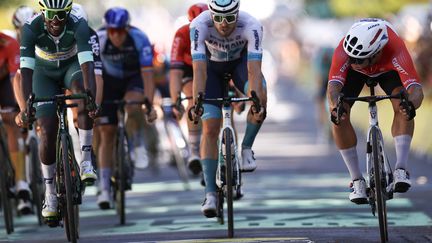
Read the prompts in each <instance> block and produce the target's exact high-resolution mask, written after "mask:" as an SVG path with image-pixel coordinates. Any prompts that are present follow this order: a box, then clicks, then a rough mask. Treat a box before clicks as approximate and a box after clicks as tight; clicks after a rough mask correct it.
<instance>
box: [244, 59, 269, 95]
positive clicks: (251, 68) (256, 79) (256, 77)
mask: <svg viewBox="0 0 432 243" xmlns="http://www.w3.org/2000/svg"><path fill="white" fill-rule="evenodd" d="M247 67H248V80H249V90H248V92H249V93H250V91H251V90H255V92H256V93H257V95H258V97H259V98H260V100H262V101H265V100H266V99H265V97H266V96H265V93H264V90H263V85H262V79H263V76H262V73H261V61H255V60H254V61H248V64H247ZM249 95H250V94H249Z"/></svg>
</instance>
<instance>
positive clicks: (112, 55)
mask: <svg viewBox="0 0 432 243" xmlns="http://www.w3.org/2000/svg"><path fill="white" fill-rule="evenodd" d="M98 36H99V41H100V45H101V59H102V62H103V65H104V73H107V74H109V75H110V76H113V77H116V78H121V79H124V78H129V77H131V76H136V75H137V74H140V70H141V68H142V67H152V65H153V64H152V63H153V54H152V48H151V44H150V41H149V39H148V37H147V35H146V34H144V33H143V32H142V31H141V30H139V29H137V28H135V27H130V29H129V31H128V35H127V37H126V40H125V43H124V44H123V46H122V47H121V48H120V49H119V48H117V47H115V46H114V45H113V44H112V43H111V41H110V40H109V38H108V33H107V30H106V29H105V28H103V29H100V30H99V31H98Z"/></svg>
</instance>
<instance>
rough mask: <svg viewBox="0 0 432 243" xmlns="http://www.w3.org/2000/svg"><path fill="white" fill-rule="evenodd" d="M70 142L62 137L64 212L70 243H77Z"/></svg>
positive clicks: (64, 136) (65, 137)
mask: <svg viewBox="0 0 432 243" xmlns="http://www.w3.org/2000/svg"><path fill="white" fill-rule="evenodd" d="M68 145H69V141H68V139H67V136H66V135H61V153H62V154H61V159H62V165H63V176H64V177H63V179H64V186H65V188H64V189H65V194H66V205H65V208H63V209H65V210H64V212H63V221H64V223H65V230H66V236H67V238H68V240H69V241H71V242H72V243H76V242H77V239H78V236H77V232H78V230H77V228H76V221H75V216H76V213H75V205H74V200H73V188H72V174H71V173H72V172H71V165H70V156H69V146H68Z"/></svg>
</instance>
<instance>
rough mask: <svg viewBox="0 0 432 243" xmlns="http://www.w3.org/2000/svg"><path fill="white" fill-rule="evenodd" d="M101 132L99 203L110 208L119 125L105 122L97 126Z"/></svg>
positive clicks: (102, 207)
mask: <svg viewBox="0 0 432 243" xmlns="http://www.w3.org/2000/svg"><path fill="white" fill-rule="evenodd" d="M96 130H97V131H98V133H99V134H100V143H99V148H98V151H97V154H98V166H99V189H100V196H99V197H98V205H99V207H100V208H101V209H108V208H110V195H111V194H110V191H111V175H112V165H113V164H114V152H113V151H115V141H116V139H115V136H116V132H117V126H116V125H112V124H104V125H98V126H96Z"/></svg>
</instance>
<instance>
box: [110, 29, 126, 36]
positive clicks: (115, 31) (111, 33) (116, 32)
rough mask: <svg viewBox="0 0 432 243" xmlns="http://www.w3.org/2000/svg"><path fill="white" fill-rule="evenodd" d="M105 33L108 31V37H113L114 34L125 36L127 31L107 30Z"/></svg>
mask: <svg viewBox="0 0 432 243" xmlns="http://www.w3.org/2000/svg"><path fill="white" fill-rule="evenodd" d="M107 31H108V34H110V35H114V34H117V35H121V34H125V33H126V32H127V29H125V28H108V29H107Z"/></svg>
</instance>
